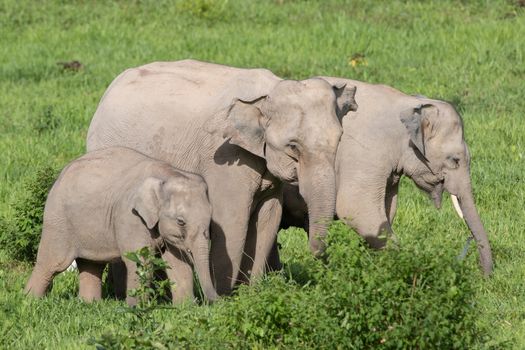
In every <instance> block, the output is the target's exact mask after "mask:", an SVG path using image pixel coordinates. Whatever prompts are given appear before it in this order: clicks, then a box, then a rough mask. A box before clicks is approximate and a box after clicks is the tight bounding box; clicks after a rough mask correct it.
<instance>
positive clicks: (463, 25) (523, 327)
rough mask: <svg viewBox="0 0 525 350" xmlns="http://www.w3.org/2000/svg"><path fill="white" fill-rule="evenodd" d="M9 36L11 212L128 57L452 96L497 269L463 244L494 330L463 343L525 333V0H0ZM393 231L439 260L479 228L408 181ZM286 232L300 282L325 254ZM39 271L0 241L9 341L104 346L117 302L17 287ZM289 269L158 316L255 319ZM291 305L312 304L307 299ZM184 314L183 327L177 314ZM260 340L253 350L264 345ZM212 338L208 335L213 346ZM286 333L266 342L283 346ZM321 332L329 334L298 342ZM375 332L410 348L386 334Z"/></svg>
mask: <svg viewBox="0 0 525 350" xmlns="http://www.w3.org/2000/svg"><path fill="white" fill-rule="evenodd" d="M0 48H1V50H0V154H1V160H2V163H1V166H0V181H1V182H0V211H1V212H2V217H3V220H5V221H6V222H8V221H9V220H11V218H12V217H13V215H14V209H13V208H14V206H13V205H14V204H15V203H17V201H19V200H20V199H21V198H23V183H24V181H26V180H27V179H28V178H31V177H32V176H34V174H35V173H36V172H37V170H38V169H42V168H44V167H46V166H51V167H54V168H60V167H62V166H63V165H64V164H66V163H67V162H68V161H69V160H71V159H73V158H75V157H77V156H78V155H80V154H82V153H83V152H84V148H85V136H86V132H87V128H88V125H89V121H90V119H91V117H92V115H93V113H94V111H95V108H96V106H97V103H98V101H99V99H100V97H101V96H102V94H103V92H104V90H105V89H106V87H107V86H108V84H109V83H110V82H111V81H112V79H113V78H114V77H115V76H116V75H117V74H119V73H120V72H121V71H123V70H124V69H126V68H128V67H132V66H137V65H140V64H144V63H147V62H151V61H158V60H170V61H171V60H178V59H183V58H196V59H201V60H207V61H213V62H218V63H224V64H228V65H233V66H239V67H266V68H269V69H271V70H272V71H273V72H274V73H276V74H277V75H280V76H282V77H287V78H294V79H299V78H305V77H309V76H313V75H331V76H341V77H348V78H353V79H360V80H366V81H369V82H378V83H379V82H380V83H385V84H388V85H392V86H394V87H396V88H398V89H400V90H402V91H404V92H406V93H410V94H416V93H417V94H422V95H426V96H429V97H433V98H441V99H445V100H448V101H451V102H453V103H454V104H455V105H456V106H457V107H458V110H459V111H460V112H461V114H462V116H463V119H464V124H465V134H466V139H467V143H468V145H469V147H470V151H471V155H472V178H473V186H474V192H475V196H476V200H477V205H478V209H479V212H480V215H481V217H482V220H483V221H484V224H485V227H486V229H487V232H488V233H489V235H490V236H489V238H490V240H491V242H492V245H493V253H494V260H495V270H494V275H493V276H492V277H491V278H490V279H487V280H482V279H481V274H480V273H479V271H478V270H476V268H475V266H476V259H477V254H476V252H475V249H471V250H470V253H469V255H468V257H467V267H469V268H468V269H467V270H465V271H464V272H463V273H464V274H466V275H465V276H464V278H465V280H466V281H471V288H472V290H471V291H469V292H468V293H472V294H468V295H471V298H470V299H469V303H470V304H471V305H472V306H473V307H472V312H471V316H472V317H474V318H475V321H474V323H475V325H476V327H479V329H480V330H482V333H483V334H485V336H483V337H477V338H476V339H473V340H472V341H470V340H469V341H468V342H467V341H466V340H465V344H467V343H468V344H471V345H472V346H473V347H475V348H481V349H488V348H516V349H520V348H523V347H525V345H524V344H525V243H524V242H525V230H524V227H525V215H524V213H525V211H524V208H525V159H524V158H525V121H524V120H523V113H524V110H525V98H524V91H525V4H524V3H523V1H517V0H516V1H511V0H505V1H498V0H494V1H488V0H487V1H483V0H478V1H469V0H462V1H396V0H394V1H372V0H366V1H365V0H356V1H335V0H334V1H332V0H329V1H299V0H297V1H293V0H290V1H287V0H275V1H270V0H268V1H255V0H254V1H252V0H249V1H240V0H239V1H234V0H230V1H227V0H217V1H213V0H200V1H194V2H192V1H185V0H181V1H176V2H173V1H148V0H144V1H138V0H137V1H115V2H102V1H101V2H95V1H80V0H79V1H41V2H35V1H25V0H24V1H18V0H2V1H1V2H0ZM356 57H361V58H360V59H358V60H356ZM71 60H79V61H80V62H82V64H83V65H84V67H83V68H82V69H80V70H78V71H74V70H67V69H63V68H62V66H61V65H59V64H57V62H62V61H71ZM394 229H395V231H396V232H397V234H398V236H399V237H400V242H401V245H402V246H406V247H417V249H420V250H421V251H425V252H435V254H436V257H438V258H439V257H441V258H442V259H443V261H442V263H443V264H448V263H449V261H450V259H448V260H447V258H446V257H447V256H449V255H447V254H445V255H443V254H441V255H440V253H442V252H443V251H445V252H454V253H459V251H460V250H461V247H462V245H463V243H464V240H465V238H466V236H467V233H468V230H467V228H466V227H465V225H464V224H463V223H462V222H460V221H459V220H458V219H457V218H456V217H455V216H454V213H453V209H452V206H451V204H450V201H449V200H447V201H445V203H444V208H443V209H442V210H441V211H437V210H435V209H434V208H433V206H432V205H431V204H430V202H429V200H428V199H427V198H426V197H425V196H424V195H423V194H421V193H420V192H419V191H418V190H417V189H416V188H415V186H414V185H413V184H412V183H411V182H410V181H408V180H406V179H405V180H404V181H403V182H402V188H401V190H400V200H399V210H398V215H397V218H396V222H395V226H394ZM0 234H2V233H0ZM280 240H281V243H282V245H283V255H284V256H283V259H284V260H285V262H287V270H286V271H288V273H292V272H293V274H295V275H294V276H295V277H293V278H292V280H297V279H300V278H298V277H297V276H298V275H297V274H299V275H300V273H298V272H297V271H296V270H294V266H308V264H310V265H316V264H318V263H317V262H314V261H312V260H311V258H310V257H309V255H308V254H307V247H306V242H305V239H304V237H303V235H301V233H300V232H298V230H293V229H291V230H289V231H287V232H282V233H281V235H280ZM350 248H351V247H349V249H350ZM362 254H365V255H366V254H367V253H366V252H365V253H362ZM388 254H390V253H388ZM372 255H374V256H375V254H372ZM374 259H376V258H374ZM378 259H382V258H378ZM385 259H386V258H385ZM374 261H375V260H374ZM378 261H379V260H378ZM30 270H31V266H30V264H28V263H23V262H17V261H14V260H13V259H12V258H10V256H9V254H8V252H6V251H4V250H2V247H0V334H2V335H1V336H0V338H1V340H0V348H20V349H27V348H35V349H40V348H42V349H43V348H53V349H73V348H75V349H76V348H93V346H92V345H88V343H87V340H88V339H89V338H91V337H95V338H97V339H100V337H101V335H102V334H104V333H108V332H109V333H112V332H113V333H118V332H119V330H120V329H123V328H125V326H126V322H128V318H127V317H124V316H123V314H122V313H121V312H119V310H120V309H122V306H123V304H122V303H120V302H116V301H111V300H105V301H103V302H100V303H95V304H93V305H86V304H83V303H81V302H79V301H78V300H77V299H76V297H75V291H76V288H77V285H76V280H75V274H74V273H68V274H64V275H61V276H59V277H58V278H57V279H56V281H55V286H54V289H53V292H52V293H51V295H50V296H49V297H48V298H46V299H44V300H38V301H34V300H28V299H27V298H25V296H23V295H22V293H21V290H22V288H23V285H24V283H25V281H26V280H27V277H28V275H29V273H30ZM290 271H292V272H290ZM294 271H295V272H294ZM462 271H463V270H462ZM286 273H287V272H285V273H283V274H276V275H273V276H271V277H269V278H268V279H267V280H265V281H262V282H261V285H260V286H257V287H256V288H255V289H253V290H248V289H242V290H241V292H240V293H239V295H238V296H235V297H234V298H233V299H232V300H226V301H222V302H219V303H217V304H216V305H213V306H195V305H184V306H182V307H180V308H178V309H177V311H175V312H174V311H173V310H161V311H159V313H158V315H157V317H158V320H157V321H158V322H163V323H164V324H166V325H167V326H166V327H168V330H169V331H170V332H179V333H182V334H184V336H187V337H191V336H194V337H196V338H198V339H201V340H203V339H207V337H208V336H209V337H213V336H214V335H216V334H219V333H220V332H221V328H220V325H221V324H224V323H225V322H226V321H225V320H226V319H227V317H241V316H239V315H240V314H241V311H239V310H244V311H242V312H245V314H244V315H245V316H242V317H248V316H246V315H248V314H250V310H252V309H250V305H251V304H257V303H258V299H259V298H265V297H264V296H265V295H271V294H272V293H273V292H272V289H271V288H281V289H277V290H278V291H279V292H282V293H287V292H285V291H284V290H285V289H286V288H288V287H289V283H291V282H290V278H287V277H286ZM319 280H320V279H319ZM292 282H293V281H292ZM294 283H295V282H294ZM339 283H345V282H344V281H343V280H339ZM319 285H322V283H319ZM268 286H269V287H268ZM276 286H277V287H276ZM279 286H280V287H279ZM460 286H464V284H461V285H460ZM266 287H268V288H266ZM293 288H295V289H294V293H295V294H293V295H294V296H296V297H297V298H298V299H297V300H301V298H302V297H303V296H305V295H309V296H310V295H314V294H311V293H313V292H311V291H310V290H314V289H315V288H317V287H315V286H311V285H309V284H308V283H307V282H305V281H303V283H299V284H298V285H297V283H295V284H294V287H293ZM309 288H313V289H309ZM467 289H468V288H467ZM258 293H260V295H259V294H258ZM275 293H278V292H275ZM308 293H310V294H308ZM465 293H467V291H466V292H465ZM305 298H306V297H305ZM304 300H309V299H304ZM272 305H274V304H272ZM279 305H280V304H279ZM293 305H296V306H297V307H298V308H301V304H300V302H295V304H293ZM283 307H285V306H283ZM305 309H308V305H305ZM279 310H280V309H279ZM252 312H264V310H260V308H253V311H252ZM290 312H291V311H290ZM294 312H295V311H294ZM305 312H306V311H305ZM315 317H321V316H319V315H316V316H315ZM183 319H187V320H188V321H187V322H188V326H183V325H182V324H181V323H178V322H182V320H183ZM313 319H314V320H318V318H313ZM206 320H211V321H206ZM214 320H215V321H214ZM319 320H322V318H319ZM207 322H211V323H207ZM214 322H215V323H214ZM272 322H273V321H272ZM304 322H307V321H306V320H304ZM241 323H242V322H241ZM241 323H239V324H241ZM270 323H271V322H270ZM199 325H200V326H199ZM202 325H205V326H202ZM214 325H215V326H214ZM208 326H209V327H211V328H209V329H208V328H206V327H208ZM212 326H213V327H218V328H217V329H216V328H213V327H212ZM270 326H271V324H269V327H270ZM336 326H338V327H339V326H341V324H339V325H336ZM185 327H190V329H187V328H185ZM191 327H194V329H191ZM225 327H226V325H225ZM254 327H255V326H254ZM257 327H259V328H257V332H259V333H257V332H256V333H254V334H256V335H257V334H259V335H258V336H260V337H261V339H264V337H266V336H267V334H269V333H268V332H267V333H265V328H264V326H260V325H259V326H257ZM313 327H315V323H314V325H313ZM326 327H328V326H326ZM421 327H425V326H424V324H421ZM228 329H229V328H225V330H224V331H223V332H227V331H228ZM261 329H262V330H261ZM243 332H244V331H243ZM467 333H468V332H467ZM242 334H247V333H246V332H244V333H242ZM294 336H296V337H301V336H305V337H306V336H307V335H305V334H303V335H301V334H296V335H294ZM250 339H251V338H250ZM254 339H255V340H254V342H253V343H249V344H250V347H252V348H257V347H259V348H261V347H265V344H266V346H267V345H268V343H265V340H261V339H259V338H254ZM257 339H259V340H257ZM272 339H273V338H272ZM203 341H204V340H203ZM206 341H207V342H208V343H206V342H203V343H202V344H207V346H209V347H212V346H213V342H211V341H210V340H209V339H208V340H206ZM280 341H281V340H279V339H276V340H275V341H274V342H273V343H272V340H270V344H274V345H275V346H282V347H285V346H286V344H285V343H282V342H281V343H279V342H280ZM230 344H233V343H230ZM246 344H248V343H246ZM261 344H262V345H261ZM283 344H285V345H283ZM312 344H317V345H319V346H318V347H323V346H322V343H308V344H306V343H305V344H303V346H305V347H307V346H311V345H312ZM355 344H359V343H355ZM355 344H354V348H359V345H355ZM458 344H459V345H458V347H461V341H459V343H458ZM172 346H173V344H172ZM377 346H383V347H385V348H386V347H389V348H396V347H408V346H407V345H406V344H405V345H399V346H396V344H395V343H391V342H389V341H387V342H386V343H385V344H383V343H377ZM195 347H198V346H195ZM203 347H205V346H204V345H203ZM324 347H329V345H328V343H326V344H325V346H324ZM341 347H342V348H352V345H351V344H349V343H345V344H341ZM413 347H416V345H413ZM427 347H432V342H431V341H430V342H429V343H427ZM434 347H437V348H439V345H438V344H434ZM158 348H162V347H160V345H159V347H158Z"/></svg>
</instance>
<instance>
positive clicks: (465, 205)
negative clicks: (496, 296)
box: [457, 186, 492, 276]
mask: <svg viewBox="0 0 525 350" xmlns="http://www.w3.org/2000/svg"><path fill="white" fill-rule="evenodd" d="M457 197H458V201H459V204H460V207H461V210H462V212H463V217H464V219H465V222H466V223H467V226H468V227H469V229H470V232H472V236H473V237H474V239H475V240H476V243H477V246H478V251H479V259H480V264H481V268H482V269H483V273H484V275H485V276H489V275H490V274H491V273H492V251H491V249H490V243H489V240H488V238H487V233H486V232H485V228H484V227H483V223H482V222H481V219H480V217H479V214H478V211H477V210H476V206H475V204H474V197H473V195H472V189H471V188H470V186H468V187H467V188H465V189H463V190H462V191H460V192H459V193H458V196H457Z"/></svg>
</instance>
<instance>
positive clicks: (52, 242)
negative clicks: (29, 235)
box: [24, 223, 75, 298]
mask: <svg viewBox="0 0 525 350" xmlns="http://www.w3.org/2000/svg"><path fill="white" fill-rule="evenodd" d="M64 236H65V235H64V234H63V231H61V228H60V227H57V226H55V225H52V224H49V223H44V228H43V232H42V240H41V241H40V245H39V247H38V255H37V259H36V264H35V267H34V269H33V272H32V273H31V277H30V278H29V280H28V282H27V284H26V286H25V288H24V291H25V293H26V294H31V295H33V296H35V297H37V298H40V297H43V296H44V295H45V294H46V292H47V291H48V290H49V289H50V286H51V285H52V282H53V278H54V277H55V276H56V275H57V274H58V273H60V272H62V271H64V270H66V269H67V268H68V267H69V265H71V263H72V262H73V261H74V260H75V257H74V256H72V255H70V254H69V253H66V252H69V251H70V250H69V249H67V248H66V247H63V246H62V247H57V242H60V240H63V237H64Z"/></svg>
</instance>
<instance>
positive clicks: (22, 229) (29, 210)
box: [0, 167, 58, 261]
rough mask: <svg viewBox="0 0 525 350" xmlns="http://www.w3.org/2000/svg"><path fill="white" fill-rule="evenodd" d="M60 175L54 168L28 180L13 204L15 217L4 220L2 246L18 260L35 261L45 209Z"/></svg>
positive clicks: (44, 169)
mask: <svg viewBox="0 0 525 350" xmlns="http://www.w3.org/2000/svg"><path fill="white" fill-rule="evenodd" d="M57 174H58V172H57V171H56V170H55V169H53V168H51V167H44V168H41V169H40V170H38V171H37V172H36V174H35V175H34V176H32V177H30V178H29V179H27V180H26V181H25V183H24V185H23V192H22V193H21V195H20V196H18V197H17V198H16V200H15V201H13V203H12V209H13V212H14V215H13V216H12V217H11V218H10V219H7V218H3V226H4V229H3V230H2V233H0V245H1V246H2V247H5V249H6V250H7V252H8V253H9V255H11V256H12V257H13V258H14V259H17V260H23V261H34V260H35V259H36V253H37V250H38V244H39V243H40V235H41V233H42V223H43V216H44V206H45V203H46V199H47V194H48V192H49V190H50V189H51V186H52V185H53V183H54V181H55V179H56V178H57Z"/></svg>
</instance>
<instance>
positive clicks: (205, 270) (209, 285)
mask: <svg viewBox="0 0 525 350" xmlns="http://www.w3.org/2000/svg"><path fill="white" fill-rule="evenodd" d="M193 248H194V249H192V255H193V264H194V267H195V270H196V271H197V276H198V278H199V282H200V285H201V288H202V291H203V293H204V296H205V297H206V299H208V300H209V301H211V302H213V301H215V300H217V299H218V298H219V295H218V294H217V291H216V290H215V287H214V286H213V282H212V279H211V273H210V251H209V248H208V240H206V239H205V238H204V237H202V238H199V240H198V241H197V242H196V244H195V246H194V247H193Z"/></svg>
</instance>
